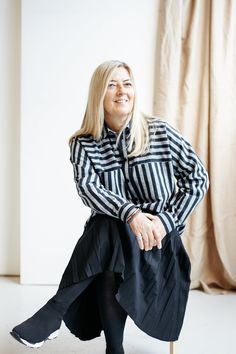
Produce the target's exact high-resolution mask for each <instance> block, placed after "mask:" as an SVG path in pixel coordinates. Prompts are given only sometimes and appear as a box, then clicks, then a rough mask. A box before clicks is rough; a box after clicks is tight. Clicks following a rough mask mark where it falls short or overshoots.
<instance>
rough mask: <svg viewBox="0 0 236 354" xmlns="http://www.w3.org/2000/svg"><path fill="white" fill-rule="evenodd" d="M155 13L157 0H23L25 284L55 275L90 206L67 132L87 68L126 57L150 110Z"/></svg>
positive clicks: (81, 98)
mask: <svg viewBox="0 0 236 354" xmlns="http://www.w3.org/2000/svg"><path fill="white" fill-rule="evenodd" d="M147 4H148V6H147ZM156 18H157V1H156V0H149V1H148V2H147V1H145V0H120V1H119V2H117V1H111V0H100V1H97V0H86V1H82V0H81V1H78V0H40V1H37V0H22V42H21V52H22V57H21V78H22V79H21V173H20V176H21V185H20V189H21V203H20V205H21V282H22V283H23V284H55V283H58V282H59V280H60V277H61V275H62V271H63V270H64V268H65V266H66V264H67V262H68V261H69V257H70V255H71V252H72V251H73V248H74V246H75V243H76V241H77V239H78V238H79V237H80V236H81V233H82V231H83V225H84V222H85V220H86V218H87V217H88V215H89V213H90V210H89V209H88V208H87V207H85V206H84V205H83V204H82V202H81V201H80V199H79V197H78V195H77V192H76V188H75V184H74V181H73V172H72V166H71V164H70V161H69V148H68V145H67V139H68V138H69V136H70V135H71V134H72V133H73V132H74V131H75V130H76V129H78V128H79V126H80V123H81V120H82V117H83V114H84V110H85V105H86V98H87V92H88V85H89V80H90V77H91V75H92V72H93V70H94V69H95V68H96V67H97V65H99V64H100V63H101V62H102V61H105V60H109V59H119V60H123V61H127V62H128V63H129V64H130V66H131V67H132V68H133V70H134V73H135V77H136V80H137V84H138V91H139V101H140V106H141V108H142V109H143V110H145V111H148V112H151V110H152V100H153V86H154V83H153V72H154V53H155V32H156V27H157V26H156Z"/></svg>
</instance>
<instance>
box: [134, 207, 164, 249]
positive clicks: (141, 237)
mask: <svg viewBox="0 0 236 354" xmlns="http://www.w3.org/2000/svg"><path fill="white" fill-rule="evenodd" d="M129 225H130V228H131V230H132V231H133V233H134V235H135V236H136V238H137V241H138V245H139V248H140V249H141V250H143V249H144V250H145V251H150V250H151V249H152V248H153V247H155V246H157V242H156V238H157V237H158V235H157V230H156V226H155V224H154V223H153V222H152V221H151V220H150V219H149V218H148V217H147V216H146V215H145V214H144V213H138V214H137V215H136V216H135V217H134V218H133V219H132V220H131V221H130V222H129Z"/></svg>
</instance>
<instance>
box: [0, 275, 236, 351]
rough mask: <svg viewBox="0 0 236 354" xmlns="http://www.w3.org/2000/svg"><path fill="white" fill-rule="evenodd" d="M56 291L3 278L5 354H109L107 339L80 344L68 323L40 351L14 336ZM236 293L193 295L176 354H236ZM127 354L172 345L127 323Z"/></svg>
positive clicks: (0, 328)
mask: <svg viewBox="0 0 236 354" xmlns="http://www.w3.org/2000/svg"><path fill="white" fill-rule="evenodd" d="M56 289H57V287H56V286H45V285H44V286H35V285H34V286H32V285H31V286H30V285H20V283H19V278H17V277H0V291H1V301H0V354H30V353H35V351H36V353H38V354H46V353H47V354H104V352H105V344H104V337H103V335H102V336H101V337H99V338H97V339H94V340H92V341H86V342H83V341H80V340H78V339H77V338H76V337H74V336H73V335H72V334H71V333H70V332H69V330H68V329H67V328H66V327H65V325H64V324H63V325H62V327H61V331H60V335H59V337H58V338H57V339H54V340H51V341H47V342H46V343H45V344H44V345H43V346H42V347H41V348H40V349H31V348H28V347H26V346H24V345H22V344H20V343H18V342H17V341H15V340H14V339H13V338H12V337H11V336H10V335H9V331H10V330H11V329H12V327H14V326H15V325H16V324H19V323H20V322H22V321H23V320H25V319H26V318H28V317H30V316H31V315H32V314H33V313H34V312H36V311H37V310H38V309H39V308H40V307H41V306H42V305H43V304H44V303H45V302H46V301H47V300H48V299H49V297H51V296H53V295H54V294H55V292H56ZM235 338H236V293H231V294H226V295H207V294H205V293H203V292H201V291H197V290H191V291H190V294H189V301H188V305H187V310H186V315H185V320H184V325H183V328H182V331H181V335H180V338H179V341H178V342H177V348H176V349H177V350H176V353H174V354H236V342H235ZM124 346H125V353H126V354H169V343H167V342H161V341H158V340H156V339H154V338H152V337H150V336H148V335H146V334H145V333H143V332H141V331H140V330H139V329H138V328H137V327H136V326H135V324H134V323H133V321H132V320H131V319H130V318H128V321H127V324H126V329H125V340H124Z"/></svg>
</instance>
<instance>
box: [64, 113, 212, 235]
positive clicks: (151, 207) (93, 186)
mask: <svg viewBox="0 0 236 354" xmlns="http://www.w3.org/2000/svg"><path fill="white" fill-rule="evenodd" d="M149 135H150V150H149V152H148V153H146V154H145V155H142V156H139V157H131V158H128V156H127V146H128V141H129V137H130V127H129V126H128V127H126V128H125V130H124V131H123V132H122V134H121V137H120V139H119V141H117V134H116V133H115V132H113V131H112V130H110V129H109V128H108V127H107V126H106V125H104V128H103V133H102V138H101V139H100V140H99V141H96V140H95V139H94V138H93V137H92V136H90V135H87V136H83V137H79V138H78V137H76V138H74V139H73V140H72V143H71V157H70V159H71V162H72V164H73V168H74V179H75V183H76V187H77V190H78V193H79V195H80V197H81V199H82V201H83V202H84V204H85V205H86V206H88V207H90V208H91V209H92V214H91V216H93V215H94V214H97V213H100V214H107V215H110V216H113V217H115V218H119V219H121V220H122V221H124V222H126V221H127V217H128V215H129V213H130V212H131V211H132V210H133V209H134V208H137V207H138V208H140V209H141V210H142V211H144V212H152V213H154V214H157V215H158V216H159V218H160V219H161V221H162V222H163V224H164V226H165V229H166V231H167V232H171V231H172V230H174V229H177V230H178V232H179V234H181V233H182V232H183V230H184V227H185V221H186V218H187V217H188V216H189V214H190V213H191V212H192V211H193V209H194V208H195V207H196V205H197V204H198V203H199V202H200V200H201V199H202V198H203V196H204V194H205V193H206V191H207V189H208V175H207V172H206V170H205V168H204V166H203V164H202V162H201V161H200V159H199V158H198V156H197V155H196V153H195V152H194V150H193V148H192V147H191V145H190V144H189V143H188V142H187V141H186V140H185V139H184V138H183V137H182V136H181V135H180V134H179V132H177V131H176V130H175V129H174V128H173V127H171V126H170V125H169V124H168V123H167V122H165V121H162V120H160V119H155V120H153V121H152V122H151V123H150V124H149Z"/></svg>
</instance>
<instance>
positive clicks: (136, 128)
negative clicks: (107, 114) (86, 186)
mask: <svg viewBox="0 0 236 354" xmlns="http://www.w3.org/2000/svg"><path fill="white" fill-rule="evenodd" d="M119 67H124V68H125V69H126V70H127V71H128V73H129V75H130V78H131V81H132V83H133V87H134V93H135V95H134V105H133V109H132V112H131V113H130V114H129V116H128V117H127V120H126V124H125V126H124V127H123V129H125V127H126V126H127V125H128V124H129V122H130V123H131V126H130V142H129V146H128V152H129V156H138V155H142V154H144V153H145V152H146V151H147V150H148V146H149V132H148V119H147V117H146V116H145V115H144V114H143V113H141V112H137V92H136V87H135V82H134V77H133V73H132V70H131V68H130V67H129V66H128V64H126V63H124V62H121V61H118V60H110V61H106V62H104V63H102V64H100V65H99V66H98V67H97V69H96V70H95V71H94V73H93V75H92V78H91V81H90V86H89V94H88V102H87V107H86V111H85V115H84V118H83V122H82V125H81V128H80V129H79V130H77V131H76V132H75V133H74V134H73V135H72V136H71V138H70V140H69V143H71V141H72V139H73V138H74V137H79V136H82V135H92V136H93V138H94V139H95V140H97V141H98V140H100V139H101V135H102V130H103V126H104V121H105V119H104V106H103V101H104V97H105V94H106V91H107V87H108V84H109V81H110V79H111V76H112V74H113V72H114V71H115V70H116V69H117V68H119ZM123 129H122V130H123ZM121 133H122V131H121V132H120V133H119V135H118V137H117V140H118V139H119V137H120V135H121Z"/></svg>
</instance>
